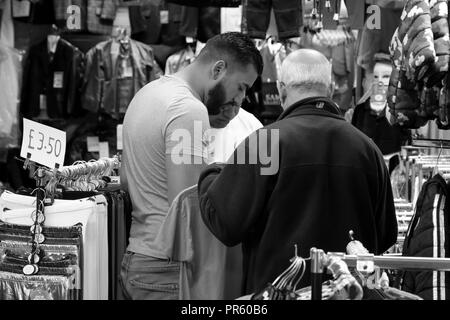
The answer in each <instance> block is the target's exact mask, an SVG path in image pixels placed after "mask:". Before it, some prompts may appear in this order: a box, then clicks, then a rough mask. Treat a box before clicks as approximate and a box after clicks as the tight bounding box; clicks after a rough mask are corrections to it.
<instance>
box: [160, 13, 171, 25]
mask: <svg viewBox="0 0 450 320" xmlns="http://www.w3.org/2000/svg"><path fill="white" fill-rule="evenodd" d="M159 18H160V22H161V24H168V23H169V11H168V10H161V11H160V12H159Z"/></svg>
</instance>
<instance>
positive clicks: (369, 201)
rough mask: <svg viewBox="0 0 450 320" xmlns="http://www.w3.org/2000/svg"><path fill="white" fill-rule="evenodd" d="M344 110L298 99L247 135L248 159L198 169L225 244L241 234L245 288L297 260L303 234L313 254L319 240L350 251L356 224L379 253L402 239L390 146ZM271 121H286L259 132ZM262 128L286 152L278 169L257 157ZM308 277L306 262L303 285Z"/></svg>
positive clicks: (204, 206) (303, 249)
mask: <svg viewBox="0 0 450 320" xmlns="http://www.w3.org/2000/svg"><path fill="white" fill-rule="evenodd" d="M322 103H323V105H322ZM339 113H340V111H339V110H338V108H337V107H336V105H335V104H334V103H333V102H332V101H331V100H330V99H327V98H322V97H318V98H310V99H304V100H302V101H299V102H297V103H295V104H294V105H292V106H291V107H289V108H288V109H287V110H285V111H284V112H283V114H282V115H281V116H280V118H279V119H278V121H277V122H275V123H273V124H271V125H269V126H266V127H265V128H263V129H260V130H258V131H256V132H255V133H253V134H252V135H250V137H249V138H247V139H246V140H245V144H244V142H243V143H241V145H240V148H243V149H244V150H241V151H235V153H234V155H233V157H235V158H234V159H235V163H236V157H238V156H239V154H242V153H244V152H245V159H247V161H248V159H250V161H248V162H247V163H248V164H245V165H242V164H241V165H236V164H228V165H225V166H224V167H223V169H222V167H221V166H219V165H215V164H212V165H210V166H208V167H207V169H205V170H204V171H203V172H202V174H201V175H200V178H199V182H198V186H199V189H198V190H199V200H200V209H201V213H202V217H203V221H204V222H205V224H206V225H207V226H208V228H209V229H210V230H211V232H212V233H213V234H214V235H215V236H216V237H217V238H218V239H219V240H220V241H222V242H223V243H225V244H226V245H228V246H234V245H236V244H238V243H242V248H243V255H244V281H243V286H244V292H243V294H249V293H254V292H258V291H259V290H261V289H263V288H264V287H265V286H266V285H267V283H271V282H273V281H274V280H275V279H276V277H277V276H278V275H280V274H281V273H282V272H283V271H284V270H285V269H286V268H287V267H288V266H289V260H290V259H291V258H292V257H293V254H294V245H295V244H297V245H298V255H299V256H301V257H304V258H307V257H309V255H310V249H311V248H312V247H316V248H321V249H323V250H325V252H327V251H334V252H343V251H345V248H346V246H347V244H348V232H349V231H350V230H354V231H355V233H356V234H357V236H358V238H360V240H361V242H363V243H364V245H365V246H366V248H367V249H368V250H370V252H373V253H374V254H381V253H383V252H385V251H386V250H387V249H388V248H389V247H391V246H392V245H393V244H394V243H395V241H396V237H397V220H396V216H395V208H394V202H393V197H392V191H391V184H390V179H389V173H388V170H387V168H386V165H385V163H384V159H383V156H382V155H381V153H380V152H379V150H378V148H377V147H376V146H375V144H374V143H373V142H372V141H370V139H369V138H367V137H366V136H365V135H363V134H362V133H361V132H359V131H358V130H357V129H356V128H354V127H353V126H352V125H351V124H350V123H348V122H346V121H345V119H344V118H343V117H342V116H341V115H340V114H339ZM266 129H267V130H271V129H276V130H279V131H278V132H279V139H276V138H271V139H267V138H266V137H268V138H270V137H271V136H272V134H270V131H268V132H267V135H264V136H263V135H261V132H262V130H266ZM275 132H276V131H275ZM258 136H259V138H260V139H259V143H258V144H259V145H261V144H263V145H264V144H266V143H267V144H268V146H267V147H268V148H269V149H270V150H272V151H271V154H273V153H274V152H275V154H276V155H278V156H279V158H278V160H279V161H278V168H279V169H278V171H276V173H274V174H272V175H269V174H268V173H266V174H263V171H261V170H262V169H264V168H266V169H267V168H268V167H269V165H262V164H261V163H260V164H251V159H252V158H253V156H254V155H257V154H259V153H260V151H261V148H262V147H259V148H258V150H259V151H257V150H255V149H254V148H255V147H252V146H251V145H253V144H251V143H250V146H249V143H248V142H249V141H252V138H253V140H254V141H255V140H256V141H257V138H258ZM265 136H266V137H265ZM263 139H264V140H263ZM272 139H276V140H275V141H268V140H272ZM264 141H266V142H264ZM271 144H274V145H275V146H278V149H276V148H273V147H270V146H271ZM269 149H266V151H267V150H269ZM274 150H276V151H274ZM264 154H266V153H264ZM240 158H241V159H242V157H240ZM238 160H239V158H238ZM275 161H276V160H275V156H274V158H273V159H272V165H274V162H275ZM249 162H250V163H249ZM309 281H310V275H309V272H306V273H305V275H304V277H303V278H302V280H301V281H300V283H299V286H298V287H299V288H301V287H303V286H306V285H308V284H310V282H309Z"/></svg>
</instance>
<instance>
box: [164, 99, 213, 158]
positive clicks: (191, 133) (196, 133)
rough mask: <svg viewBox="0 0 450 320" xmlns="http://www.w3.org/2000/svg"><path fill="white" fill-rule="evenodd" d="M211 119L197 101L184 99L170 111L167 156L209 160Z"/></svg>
mask: <svg viewBox="0 0 450 320" xmlns="http://www.w3.org/2000/svg"><path fill="white" fill-rule="evenodd" d="M209 128H210V126H209V118H208V112H207V110H206V107H205V106H204V105H203V104H202V103H201V102H199V101H197V100H195V99H182V100H180V101H178V102H176V103H173V104H172V105H171V106H170V107H169V109H168V117H167V122H166V126H165V144H166V154H167V155H179V156H180V157H183V156H188V157H189V158H190V156H196V157H202V158H204V159H207V158H208V141H209V139H208V135H207V131H208V130H209Z"/></svg>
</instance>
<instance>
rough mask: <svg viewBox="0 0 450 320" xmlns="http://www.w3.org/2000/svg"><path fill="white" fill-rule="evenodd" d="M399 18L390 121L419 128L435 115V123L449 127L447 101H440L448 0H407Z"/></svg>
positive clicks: (448, 43) (447, 47)
mask: <svg viewBox="0 0 450 320" xmlns="http://www.w3.org/2000/svg"><path fill="white" fill-rule="evenodd" d="M401 20H402V21H401V24H400V26H399V28H398V29H397V31H396V32H395V34H394V36H393V38H392V41H391V47H390V52H391V58H392V60H393V63H394V69H393V72H392V74H391V79H390V84H389V89H388V106H389V110H390V112H391V122H392V123H399V124H400V125H402V126H404V127H407V128H419V127H421V126H423V125H425V124H426V122H427V121H428V120H431V119H435V118H437V117H438V118H439V123H438V125H439V126H440V127H441V128H442V129H449V128H450V117H449V116H448V114H446V113H448V111H447V101H446V99H441V101H439V100H440V98H439V96H443V94H442V93H441V92H440V88H441V87H442V86H443V84H442V83H441V82H442V80H443V79H444V76H445V75H446V74H447V71H448V63H449V57H450V56H449V55H450V39H449V25H448V4H447V1H445V0H435V1H424V0H408V2H407V4H406V5H405V8H404V10H403V13H402V16H401ZM441 109H444V110H443V111H444V114H441V113H440V112H441Z"/></svg>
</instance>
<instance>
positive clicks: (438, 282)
mask: <svg viewBox="0 0 450 320" xmlns="http://www.w3.org/2000/svg"><path fill="white" fill-rule="evenodd" d="M449 204H450V200H449V186H448V185H447V183H446V182H445V180H444V178H443V177H442V176H441V175H436V176H434V177H433V178H431V179H429V180H428V181H427V182H426V183H425V184H424V185H423V186H422V189H421V191H420V195H419V197H418V199H417V204H416V212H415V214H414V217H413V219H412V220H411V222H410V225H409V228H408V233H407V235H406V237H405V242H404V244H403V255H404V256H412V257H433V258H448V257H449V256H450V255H449V250H450V243H449V241H448V240H447V238H448V234H449V230H450V229H449V222H448V221H449V215H450V211H449V210H450V208H449ZM449 276H450V272H437V271H428V270H424V271H407V272H404V274H403V277H402V289H403V290H405V291H408V292H411V293H414V294H417V295H418V296H420V297H421V298H423V299H425V300H448V299H449V297H450V277H449Z"/></svg>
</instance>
